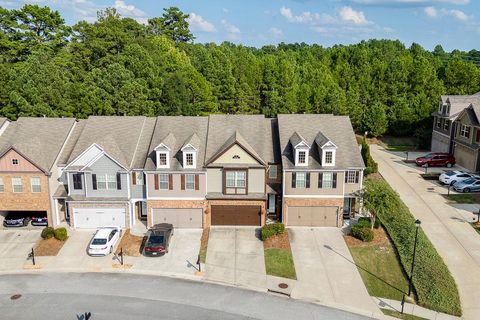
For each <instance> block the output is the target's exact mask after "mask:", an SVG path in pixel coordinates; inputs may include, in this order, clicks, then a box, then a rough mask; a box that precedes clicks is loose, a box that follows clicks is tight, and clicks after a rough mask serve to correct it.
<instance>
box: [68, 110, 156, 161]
mask: <svg viewBox="0 0 480 320" xmlns="http://www.w3.org/2000/svg"><path fill="white" fill-rule="evenodd" d="M84 122H85V123H84V124H82V127H83V128H80V132H74V133H75V138H77V141H76V143H75V144H74V145H73V148H72V149H71V151H70V152H69V150H65V153H70V154H69V155H68V157H67V156H64V155H62V159H65V158H66V159H67V160H66V164H68V163H70V162H72V161H73V160H74V159H76V158H77V157H78V156H79V155H80V154H82V153H83V152H84V151H85V150H87V149H88V148H89V147H90V146H91V145H93V144H96V145H98V146H99V147H101V148H102V149H103V150H105V152H106V153H107V154H108V155H110V157H111V158H112V159H114V160H116V161H117V162H118V163H120V164H121V166H123V167H124V168H127V169H140V168H142V165H141V164H142V163H143V162H144V161H145V158H146V156H147V148H148V147H147V146H148V145H149V143H150V137H151V135H152V131H153V128H154V123H155V118H147V117H143V116H135V117H116V116H105V117H104V116H91V117H89V118H88V119H87V120H84Z"/></svg>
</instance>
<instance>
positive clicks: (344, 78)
mask: <svg viewBox="0 0 480 320" xmlns="http://www.w3.org/2000/svg"><path fill="white" fill-rule="evenodd" d="M187 18H188V15H187V14H184V13H183V12H181V11H180V10H179V9H178V8H174V7H171V8H168V9H165V10H164V14H163V15H162V16H161V17H156V18H152V19H150V20H149V21H148V24H146V25H143V24H140V23H138V22H137V21H136V20H134V19H131V18H126V17H121V16H120V15H119V14H118V13H117V12H116V11H115V10H114V9H111V8H109V9H106V10H103V11H100V12H99V13H98V17H97V20H96V21H95V22H93V23H89V22H86V21H81V22H78V23H77V24H75V25H73V26H68V25H66V23H65V21H64V19H63V18H62V17H61V15H60V13H59V12H57V11H53V10H51V9H50V8H48V7H40V6H37V5H25V6H24V7H23V8H21V9H13V10H8V9H5V8H2V7H0V115H1V116H6V117H8V118H10V119H16V118H17V117H19V116H48V117H54V116H55V117H77V118H86V117H88V116H89V115H146V116H155V115H205V114H210V113H230V114H234V113H242V114H265V115H266V116H269V117H274V116H276V115H277V114H278V113H334V114H339V115H349V116H350V118H351V121H352V124H353V126H354V128H355V130H356V131H357V132H362V133H363V132H364V131H368V132H369V133H370V134H371V135H373V136H378V135H382V134H386V133H388V134H392V135H417V136H419V137H420V138H422V137H423V138H424V139H425V141H427V140H428V137H426V136H425V134H427V135H428V132H429V131H430V130H431V113H432V111H433V110H435V109H436V108H437V105H438V99H439V96H440V95H442V94H472V93H475V92H477V91H480V70H479V68H478V67H477V66H476V65H475V64H474V63H473V62H475V61H473V62H472V61H470V60H471V59H472V57H479V56H480V55H479V52H478V51H476V50H472V51H471V52H462V51H459V50H454V51H453V52H450V53H448V52H445V51H444V50H443V49H442V47H441V46H437V47H436V48H435V49H434V50H433V51H431V52H430V51H428V50H425V49H424V48H422V47H421V46H420V45H418V44H416V43H413V44H412V45H411V46H410V47H406V46H405V45H404V44H402V43H401V42H400V41H393V40H369V41H362V42H360V43H358V44H353V45H335V46H333V47H329V48H325V47H322V46H320V45H316V44H313V45H307V44H304V43H294V44H285V43H281V44H279V45H276V46H273V45H270V46H264V47H261V48H253V47H247V46H243V45H235V44H232V43H229V42H224V43H222V44H219V45H218V44H214V43H206V44H201V43H195V42H194V37H193V35H192V33H191V32H190V30H189V25H188V22H187ZM469 59H470V60H469Z"/></svg>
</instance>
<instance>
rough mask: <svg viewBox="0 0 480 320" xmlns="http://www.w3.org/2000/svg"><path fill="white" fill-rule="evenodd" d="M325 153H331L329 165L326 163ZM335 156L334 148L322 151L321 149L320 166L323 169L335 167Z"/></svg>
mask: <svg viewBox="0 0 480 320" xmlns="http://www.w3.org/2000/svg"><path fill="white" fill-rule="evenodd" d="M327 152H331V153H332V162H331V163H327V162H326V159H327ZM336 156H337V150H336V148H334V147H328V148H323V149H322V166H323V167H334V166H335V160H336Z"/></svg>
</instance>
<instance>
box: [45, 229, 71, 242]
mask: <svg viewBox="0 0 480 320" xmlns="http://www.w3.org/2000/svg"><path fill="white" fill-rule="evenodd" d="M53 237H55V239H57V240H60V241H65V240H67V238H68V234H67V229H65V228H63V227H62V228H57V229H54V228H52V227H45V228H43V230H42V238H43V239H50V238H53Z"/></svg>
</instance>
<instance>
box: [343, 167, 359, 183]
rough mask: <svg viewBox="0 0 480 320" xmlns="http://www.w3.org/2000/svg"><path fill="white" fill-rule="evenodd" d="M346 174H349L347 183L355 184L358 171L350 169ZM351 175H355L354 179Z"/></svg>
mask: <svg viewBox="0 0 480 320" xmlns="http://www.w3.org/2000/svg"><path fill="white" fill-rule="evenodd" d="M345 174H346V175H347V184H355V176H356V175H357V171H356V170H348V171H347V172H346V173H345ZM350 177H353V179H352V181H351V180H350Z"/></svg>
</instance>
